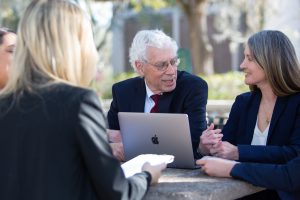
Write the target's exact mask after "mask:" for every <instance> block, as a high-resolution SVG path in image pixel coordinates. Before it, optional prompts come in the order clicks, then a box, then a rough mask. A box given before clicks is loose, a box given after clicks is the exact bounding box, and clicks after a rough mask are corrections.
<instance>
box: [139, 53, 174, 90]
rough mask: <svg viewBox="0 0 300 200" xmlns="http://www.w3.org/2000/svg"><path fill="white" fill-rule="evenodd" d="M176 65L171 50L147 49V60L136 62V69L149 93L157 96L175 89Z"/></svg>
mask: <svg viewBox="0 0 300 200" xmlns="http://www.w3.org/2000/svg"><path fill="white" fill-rule="evenodd" d="M178 63H179V62H178V60H177V56H176V52H174V51H173V49H172V48H162V49H159V48H155V47H148V49H147V60H146V61H141V62H138V64H137V69H138V72H139V73H140V75H142V76H144V78H145V81H146V83H147V85H148V87H149V88H150V89H151V91H152V92H153V93H155V94H158V93H162V92H170V91H172V90H174V89H175V87H176V80H177V65H178Z"/></svg>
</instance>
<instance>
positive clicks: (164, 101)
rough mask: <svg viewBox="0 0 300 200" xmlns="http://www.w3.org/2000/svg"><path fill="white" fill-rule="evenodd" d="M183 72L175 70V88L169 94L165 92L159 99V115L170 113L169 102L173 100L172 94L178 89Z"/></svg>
mask: <svg viewBox="0 0 300 200" xmlns="http://www.w3.org/2000/svg"><path fill="white" fill-rule="evenodd" d="M183 74H184V72H182V71H178V70H177V80H176V88H175V89H174V90H173V91H171V92H165V93H164V94H163V95H162V97H160V99H159V103H158V112H160V113H170V112H171V110H170V109H171V108H170V106H171V101H172V99H173V96H174V93H175V91H176V89H177V88H178V84H179V83H178V82H179V81H180V79H182V76H183Z"/></svg>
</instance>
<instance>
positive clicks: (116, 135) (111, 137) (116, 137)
mask: <svg viewBox="0 0 300 200" xmlns="http://www.w3.org/2000/svg"><path fill="white" fill-rule="evenodd" d="M106 132H107V135H108V141H110V142H117V143H118V142H122V136H121V132H120V130H112V129H107V130H106Z"/></svg>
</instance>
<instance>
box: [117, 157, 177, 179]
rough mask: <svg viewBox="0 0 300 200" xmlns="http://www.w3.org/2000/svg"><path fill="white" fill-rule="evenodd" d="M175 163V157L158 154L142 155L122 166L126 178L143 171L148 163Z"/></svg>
mask: <svg viewBox="0 0 300 200" xmlns="http://www.w3.org/2000/svg"><path fill="white" fill-rule="evenodd" d="M173 161H174V156H173V155H165V154H164V155H157V154H141V155H139V156H137V157H135V158H133V159H131V160H129V161H127V162H125V163H124V164H122V165H121V167H122V169H123V171H124V174H125V177H126V178H127V177H129V176H132V175H134V174H136V173H139V172H141V171H142V166H143V165H144V163H146V162H148V163H150V164H151V165H158V164H162V163H166V164H168V163H171V162H173Z"/></svg>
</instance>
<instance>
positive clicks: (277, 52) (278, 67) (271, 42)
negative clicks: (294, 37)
mask: <svg viewBox="0 0 300 200" xmlns="http://www.w3.org/2000/svg"><path fill="white" fill-rule="evenodd" d="M248 47H249V49H250V52H251V54H252V56H253V58H254V59H255V61H256V62H257V63H258V65H259V66H260V67H261V68H262V69H263V70H264V72H265V74H266V78H267V80H268V81H269V83H270V85H271V88H272V90H273V92H274V94H275V95H277V96H287V95H290V94H294V93H297V92H300V78H299V77H300V67H299V62H298V59H297V56H296V52H295V49H294V47H293V45H292V43H291V42H290V40H289V39H288V37H287V36H286V35H285V34H283V33H282V32H280V31H271V30H265V31H261V32H258V33H256V34H254V35H252V36H251V37H250V38H249V40H248ZM250 90H251V91H257V90H259V89H258V87H257V86H256V85H250Z"/></svg>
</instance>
